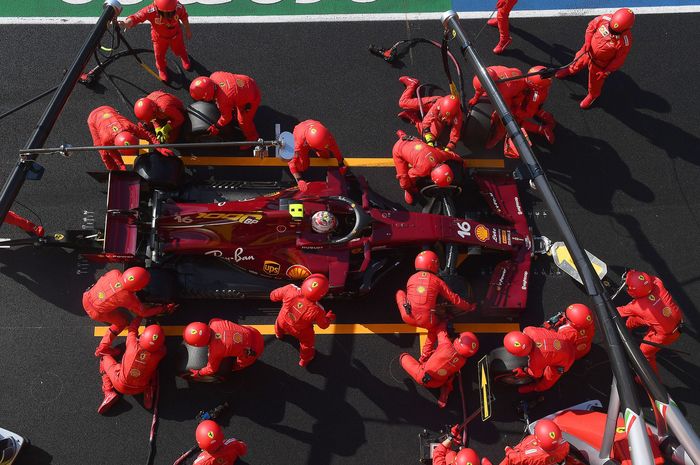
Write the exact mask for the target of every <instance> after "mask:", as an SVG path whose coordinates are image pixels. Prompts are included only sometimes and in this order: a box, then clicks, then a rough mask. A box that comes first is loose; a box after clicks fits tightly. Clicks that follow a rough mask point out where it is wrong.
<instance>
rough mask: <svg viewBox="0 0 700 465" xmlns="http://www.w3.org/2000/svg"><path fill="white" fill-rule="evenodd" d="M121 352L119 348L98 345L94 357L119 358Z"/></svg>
mask: <svg viewBox="0 0 700 465" xmlns="http://www.w3.org/2000/svg"><path fill="white" fill-rule="evenodd" d="M121 353H122V350H121V349H120V348H119V347H111V346H108V345H107V344H100V345H98V346H97V349H95V357H98V358H99V357H102V356H103V355H110V356H112V357H119V355H121Z"/></svg>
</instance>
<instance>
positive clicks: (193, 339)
mask: <svg viewBox="0 0 700 465" xmlns="http://www.w3.org/2000/svg"><path fill="white" fill-rule="evenodd" d="M210 337H211V328H209V326H208V325H207V324H206V323H202V322H201V321H195V322H194V323H190V324H188V325H187V326H186V327H185V330H184V331H183V332H182V338H183V339H184V340H185V342H186V343H188V344H189V345H191V346H195V347H204V346H206V345H209V338H210Z"/></svg>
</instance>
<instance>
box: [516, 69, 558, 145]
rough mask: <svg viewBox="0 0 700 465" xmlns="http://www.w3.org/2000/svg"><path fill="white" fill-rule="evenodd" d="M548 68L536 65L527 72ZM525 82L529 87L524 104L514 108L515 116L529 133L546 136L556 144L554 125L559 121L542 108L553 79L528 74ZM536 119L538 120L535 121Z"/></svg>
mask: <svg viewBox="0 0 700 465" xmlns="http://www.w3.org/2000/svg"><path fill="white" fill-rule="evenodd" d="M546 69H547V68H545V67H544V66H534V67H532V68H530V69H529V70H528V71H527V74H532V73H539V72H542V71H544V70H546ZM525 83H526V84H527V89H526V90H525V95H524V97H523V100H522V104H521V105H520V107H518V108H516V109H514V110H515V111H514V117H515V119H516V120H517V121H518V124H520V126H521V127H522V128H523V129H524V130H526V131H527V132H528V133H531V134H539V135H541V136H544V137H545V138H546V139H547V142H549V143H550V144H554V141H555V136H554V127H555V126H556V125H557V122H556V121H555V120H554V116H553V115H552V114H551V113H550V112H548V111H546V110H544V109H543V108H542V107H543V106H544V104H545V102H546V101H547V97H548V96H549V88H550V86H551V85H552V79H551V78H546V79H545V78H543V77H542V76H541V75H535V76H528V77H526V78H525ZM535 119H537V120H538V121H537V122H535V121H534V120H535Z"/></svg>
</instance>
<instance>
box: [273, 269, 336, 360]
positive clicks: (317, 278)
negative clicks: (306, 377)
mask: <svg viewBox="0 0 700 465" xmlns="http://www.w3.org/2000/svg"><path fill="white" fill-rule="evenodd" d="M327 292H328V278H326V277H325V276H323V275H322V274H318V273H316V274H312V275H311V276H309V277H308V278H306V279H305V280H304V282H303V283H302V284H301V288H299V287H297V286H295V285H294V284H287V285H286V286H284V287H279V288H277V289H275V290H274V291H272V292H271V293H270V300H272V301H273V302H282V309H281V310H280V313H279V315H277V320H275V336H276V337H277V339H282V337H284V335H285V334H289V335H291V336H294V337H295V338H297V339H298V340H299V366H302V367H305V366H307V365H308V364H309V362H311V360H313V358H314V357H315V355H316V349H315V343H314V340H315V333H314V324H317V325H318V327H319V328H321V329H326V328H328V326H330V324H331V323H332V322H333V321H335V314H334V313H333V312H332V311H330V310H329V311H327V312H326V311H325V310H324V309H323V307H322V306H321V304H319V303H318V301H319V300H321V299H322V298H323V296H325V295H326V293H327Z"/></svg>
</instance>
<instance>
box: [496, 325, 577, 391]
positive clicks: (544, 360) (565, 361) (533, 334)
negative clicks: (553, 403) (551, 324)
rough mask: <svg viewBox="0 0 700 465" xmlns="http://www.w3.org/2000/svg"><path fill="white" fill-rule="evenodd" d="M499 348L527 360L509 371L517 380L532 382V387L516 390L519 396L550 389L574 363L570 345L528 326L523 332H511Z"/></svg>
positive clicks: (547, 331) (560, 337) (553, 335)
mask: <svg viewBox="0 0 700 465" xmlns="http://www.w3.org/2000/svg"><path fill="white" fill-rule="evenodd" d="M503 345H504V347H505V348H506V350H507V351H508V352H510V353H511V354H513V355H515V356H516V357H527V358H528V364H527V367H524V368H516V369H515V370H514V371H513V372H514V373H515V375H516V376H518V377H526V376H531V377H532V378H534V382H533V383H530V384H525V385H523V386H520V387H518V392H519V393H521V394H525V393H528V392H533V391H534V392H542V391H546V390H548V389H550V388H551V387H552V386H554V384H555V383H556V382H557V381H559V378H561V375H563V374H564V373H566V372H567V371H569V368H571V365H573V363H574V360H576V349H574V346H573V344H571V342H569V340H568V339H566V338H565V337H564V336H562V335H559V334H557V333H556V331H552V330H551V329H546V328H536V327H534V326H528V327H527V328H525V329H524V330H523V332H520V331H511V332H509V333H508V334H506V336H505V337H504V338H503Z"/></svg>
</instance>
